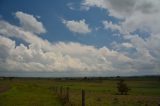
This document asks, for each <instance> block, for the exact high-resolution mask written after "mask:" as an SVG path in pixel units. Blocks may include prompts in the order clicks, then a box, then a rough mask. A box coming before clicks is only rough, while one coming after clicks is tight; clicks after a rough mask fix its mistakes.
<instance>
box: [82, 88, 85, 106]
mask: <svg viewBox="0 0 160 106" xmlns="http://www.w3.org/2000/svg"><path fill="white" fill-rule="evenodd" d="M82 106H85V90H83V89H82Z"/></svg>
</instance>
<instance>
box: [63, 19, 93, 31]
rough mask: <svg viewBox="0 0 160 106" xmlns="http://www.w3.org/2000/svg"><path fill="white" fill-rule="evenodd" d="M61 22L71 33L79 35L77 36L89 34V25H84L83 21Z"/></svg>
mask: <svg viewBox="0 0 160 106" xmlns="http://www.w3.org/2000/svg"><path fill="white" fill-rule="evenodd" d="M62 21H63V23H64V24H65V26H66V27H67V28H68V29H69V30H70V31H71V32H74V33H79V34H86V33H89V32H91V29H90V28H89V25H88V24H86V22H85V20H84V19H82V20H79V21H75V20H71V21H67V20H62Z"/></svg>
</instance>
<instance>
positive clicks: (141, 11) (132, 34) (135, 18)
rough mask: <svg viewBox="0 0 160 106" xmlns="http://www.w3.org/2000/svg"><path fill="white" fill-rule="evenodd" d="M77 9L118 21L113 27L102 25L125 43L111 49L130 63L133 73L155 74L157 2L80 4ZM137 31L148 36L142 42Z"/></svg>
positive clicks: (159, 32)
mask: <svg viewBox="0 0 160 106" xmlns="http://www.w3.org/2000/svg"><path fill="white" fill-rule="evenodd" d="M81 5H82V7H86V10H89V9H90V8H92V7H97V8H101V9H104V10H106V11H108V15H109V16H112V17H114V18H116V19H117V20H119V22H118V23H114V24H113V23H112V22H111V21H108V20H104V21H102V22H103V25H104V28H105V29H107V30H108V29H109V30H112V31H116V32H115V33H118V34H119V33H120V34H121V35H122V36H121V37H122V38H123V39H124V40H125V41H127V42H122V43H113V45H112V46H113V48H114V49H116V50H118V51H121V52H123V54H126V55H127V56H129V57H130V58H132V59H133V61H132V62H131V63H130V64H131V66H132V68H133V69H136V70H157V71H158V70H159V66H158V64H159V60H160V59H159V54H158V52H159V49H158V48H160V46H159V43H158V42H160V39H159V36H160V18H159V17H160V7H159V5H160V1H159V0H154V1H153V0H83V2H82V3H81ZM106 15H107V14H106ZM117 31H118V32H117ZM137 31H139V32H144V33H147V34H148V35H149V36H148V37H145V38H144V37H143V34H142V33H138V32H137ZM130 49H131V50H130ZM158 72H159V71H158Z"/></svg>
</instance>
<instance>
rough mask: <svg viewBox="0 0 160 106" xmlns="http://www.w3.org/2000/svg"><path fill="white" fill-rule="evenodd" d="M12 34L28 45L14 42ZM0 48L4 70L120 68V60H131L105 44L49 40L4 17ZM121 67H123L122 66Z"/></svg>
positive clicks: (94, 69)
mask: <svg viewBox="0 0 160 106" xmlns="http://www.w3.org/2000/svg"><path fill="white" fill-rule="evenodd" d="M13 37H15V38H16V39H21V40H23V41H24V42H27V43H28V45H25V44H23V43H21V44H20V45H16V40H13V39H12V38H13ZM0 48H1V51H0V67H1V69H3V70H7V71H21V70H22V71H29V72H30V71H47V72H55V71H59V72H63V71H64V72H65V71H68V70H70V71H75V72H76V71H78V72H79V71H82V72H85V71H87V72H88V71H89V72H91V71H100V72H103V71H105V72H107V71H115V70H117V69H120V67H121V64H125V63H128V62H131V61H132V59H131V58H129V57H127V56H125V55H123V54H121V53H119V52H116V51H114V50H110V49H108V48H107V47H102V48H96V47H94V46H89V45H83V44H80V43H75V42H68V43H65V42H58V43H50V42H49V41H47V40H44V39H42V38H41V37H39V36H37V35H35V33H33V32H32V31H31V32H29V31H26V30H25V29H23V28H21V27H18V26H15V25H12V24H10V23H8V22H7V21H4V20H1V21H0ZM113 64H114V66H113ZM115 64H116V65H115ZM127 67H129V66H127ZM121 69H125V68H124V67H123V66H122V67H121Z"/></svg>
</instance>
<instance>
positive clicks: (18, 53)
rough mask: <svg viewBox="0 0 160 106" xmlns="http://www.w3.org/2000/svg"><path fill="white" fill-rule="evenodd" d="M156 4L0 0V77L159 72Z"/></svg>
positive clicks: (102, 0)
mask: <svg viewBox="0 0 160 106" xmlns="http://www.w3.org/2000/svg"><path fill="white" fill-rule="evenodd" d="M159 4H160V2H159V1H158V0H155V1H152V0H135V1H126V0H112V1H110V0H63V1H62V0H54V1H53V0H46V1H39V0H34V1H31V0H15V1H14V2H13V1H11V0H0V40H1V41H0V49H1V51H0V74H1V75H14V76H15V75H17V76H25V75H26V72H27V73H34V75H35V76H36V75H37V76H43V74H41V73H46V75H45V76H47V75H51V74H49V73H52V76H69V75H70V76H96V75H98V76H101V75H102V76H113V75H123V76H125V75H148V74H149V75H152V74H159V73H160V71H159V69H160V67H159V66H160V55H159V52H160V50H159V46H160V44H159V41H160V32H159V30H160V20H159V18H158V17H159V16H160V8H159ZM70 72H71V73H74V74H69V75H67V73H70ZM36 73H37V74H36ZM47 73H48V74H47ZM62 73H65V74H62ZM97 73H98V74H97ZM29 75H32V74H27V76H29Z"/></svg>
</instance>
